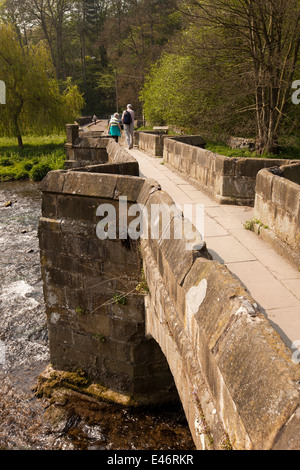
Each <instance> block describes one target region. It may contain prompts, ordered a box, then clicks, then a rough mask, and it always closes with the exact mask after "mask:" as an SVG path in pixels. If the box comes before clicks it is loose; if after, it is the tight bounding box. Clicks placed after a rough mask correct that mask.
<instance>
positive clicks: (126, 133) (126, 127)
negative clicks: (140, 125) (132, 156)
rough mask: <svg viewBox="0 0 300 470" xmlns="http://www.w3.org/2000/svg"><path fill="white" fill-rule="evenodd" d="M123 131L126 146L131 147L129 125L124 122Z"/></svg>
mask: <svg viewBox="0 0 300 470" xmlns="http://www.w3.org/2000/svg"><path fill="white" fill-rule="evenodd" d="M124 133H125V138H126V144H127V147H128V148H131V146H130V126H129V124H124Z"/></svg>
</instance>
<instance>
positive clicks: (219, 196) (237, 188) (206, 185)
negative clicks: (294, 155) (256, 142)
mask: <svg viewBox="0 0 300 470" xmlns="http://www.w3.org/2000/svg"><path fill="white" fill-rule="evenodd" d="M163 157H164V161H165V164H166V165H169V166H170V167H171V168H172V169H175V170H176V171H178V172H179V173H180V175H181V176H183V177H184V178H186V179H188V180H189V181H191V182H192V183H193V184H194V185H195V186H196V187H199V189H201V190H202V191H204V192H206V193H207V194H208V195H209V196H210V197H212V198H213V199H215V200H216V201H217V202H219V203H220V204H242V205H249V206H253V205H254V200H255V185H256V176H257V173H258V172H259V171H260V170H261V169H262V168H271V167H274V166H280V165H288V164H291V163H293V161H292V160H280V159H278V160H277V159H266V158H230V157H225V156H223V155H218V154H214V153H213V152H210V151H208V150H205V149H202V148H197V147H195V146H194V145H189V144H187V143H184V142H179V141H175V140H173V139H168V138H166V139H164V152H163Z"/></svg>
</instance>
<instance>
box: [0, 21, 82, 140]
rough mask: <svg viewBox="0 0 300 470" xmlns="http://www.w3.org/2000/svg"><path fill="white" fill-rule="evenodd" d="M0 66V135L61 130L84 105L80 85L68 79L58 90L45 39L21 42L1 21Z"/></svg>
mask: <svg viewBox="0 0 300 470" xmlns="http://www.w3.org/2000/svg"><path fill="white" fill-rule="evenodd" d="M0 70H1V79H2V80H3V81H4V82H5V84H6V90H7V98H6V103H7V104H6V105H5V106H1V114H0V131H1V133H2V135H8V136H14V137H17V138H18V143H19V146H20V147H22V145H23V142H22V134H24V133H29V132H35V133H39V134H44V133H46V132H53V131H57V130H59V129H60V130H61V129H62V127H63V126H64V125H65V123H66V122H67V121H68V120H74V118H75V117H77V115H78V114H79V112H80V109H81V108H82V106H83V99H82V96H81V95H80V93H79V89H78V88H77V87H76V86H73V85H72V84H71V81H70V80H68V81H67V83H66V88H65V90H64V92H63V93H62V94H61V93H60V91H59V85H58V82H57V81H56V79H55V77H54V70H53V66H52V62H51V57H50V55H49V51H48V49H47V48H46V46H45V44H44V42H42V41H41V42H40V43H39V44H38V45H36V46H33V45H31V46H22V45H21V44H20V42H19V39H18V36H17V33H16V32H15V30H14V28H13V26H12V25H0Z"/></svg>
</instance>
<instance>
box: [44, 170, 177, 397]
mask: <svg viewBox="0 0 300 470" xmlns="http://www.w3.org/2000/svg"><path fill="white" fill-rule="evenodd" d="M144 184H145V181H144V180H143V179H141V178H134V177H129V176H124V177H121V176H120V177H119V176H116V175H99V174H94V173H81V172H63V171H58V172H51V173H49V174H48V176H47V177H46V179H45V180H44V182H43V187H42V190H43V214H42V215H43V217H42V218H41V220H40V225H39V238H40V249H41V264H42V275H43V280H44V295H45V301H46V311H47V318H48V329H49V340H50V355H51V363H52V366H53V367H54V368H56V369H58V370H76V369H78V368H80V369H82V370H84V371H85V372H86V373H87V374H88V376H89V377H92V378H93V379H94V380H96V381H99V382H100V383H101V384H103V385H104V386H106V387H109V388H111V389H112V390H115V391H116V392H119V393H123V394H124V395H127V396H129V397H130V398H131V401H132V402H138V403H142V404H146V403H147V404H151V403H157V402H159V403H162V402H170V401H172V400H177V392H176V390H175V387H174V383H173V379H172V377H171V375H170V372H169V368H168V365H167V362H166V360H165V358H164V356H163V355H162V353H161V351H160V348H159V347H158V345H157V343H156V342H155V341H154V340H153V339H147V338H146V337H145V315H144V297H143V295H141V293H140V292H138V291H137V289H136V288H137V286H138V284H139V283H140V279H141V268H142V265H141V259H140V252H139V249H138V244H137V242H134V241H132V240H102V241H100V240H99V239H98V238H97V235H96V226H97V223H98V222H99V218H97V216H96V210H97V207H98V206H99V205H100V204H105V203H109V204H113V205H114V206H115V208H116V212H117V215H118V210H119V205H118V199H119V197H120V196H122V195H126V196H127V198H128V202H135V201H136V199H137V196H138V194H139V193H140V191H141V189H142V187H143V185H144ZM124 295H125V298H124V297H122V296H124Z"/></svg>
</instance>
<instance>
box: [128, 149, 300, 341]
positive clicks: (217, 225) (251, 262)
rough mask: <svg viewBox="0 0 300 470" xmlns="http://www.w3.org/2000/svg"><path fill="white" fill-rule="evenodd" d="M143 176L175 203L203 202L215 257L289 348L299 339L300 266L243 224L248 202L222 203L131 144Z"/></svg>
mask: <svg viewBox="0 0 300 470" xmlns="http://www.w3.org/2000/svg"><path fill="white" fill-rule="evenodd" d="M128 151H129V152H130V154H131V155H132V156H133V157H134V158H136V160H137V161H138V163H139V165H140V175H141V176H142V177H147V178H153V179H155V180H156V181H157V182H158V183H159V184H160V185H161V187H162V189H163V190H164V191H166V192H167V193H168V194H169V195H170V196H171V197H172V199H173V200H174V202H175V203H176V204H179V205H183V204H203V205H204V239H205V241H206V243H207V248H208V250H209V251H210V253H211V255H212V256H213V259H214V260H217V261H219V262H220V263H222V264H224V265H226V266H227V267H228V269H229V270H230V271H231V272H232V273H233V274H234V275H235V276H236V277H238V278H239V280H240V281H241V282H242V283H243V285H244V286H245V287H246V288H247V290H248V291H249V292H250V294H251V295H252V297H253V298H254V300H255V301H256V302H257V304H258V305H259V307H260V309H261V311H262V312H263V313H264V314H265V315H266V317H267V318H268V319H269V321H270V323H271V324H272V325H273V327H274V328H275V329H276V331H277V332H278V333H279V334H280V336H281V337H282V339H283V341H284V342H285V343H286V345H287V346H288V347H289V348H292V342H294V341H300V272H299V271H298V270H297V269H296V268H295V267H293V266H292V265H291V264H290V263H289V262H288V261H286V260H285V259H284V258H283V257H282V256H280V255H279V254H278V253H277V252H276V251H275V250H274V249H273V248H272V247H271V246H270V245H269V244H268V243H267V242H265V241H263V240H261V239H260V238H259V237H258V236H257V235H256V234H255V233H253V232H251V231H249V230H246V229H245V228H244V223H245V222H246V221H248V220H251V219H253V208H251V207H246V206H235V205H221V204H218V203H217V202H215V201H214V200H212V199H210V198H209V197H208V196H207V195H206V194H204V193H203V192H201V191H200V190H199V189H197V188H195V187H194V186H193V185H191V184H189V183H188V182H187V181H186V180H185V179H183V178H182V177H180V176H179V175H178V174H177V173H175V171H172V170H170V169H169V168H167V167H166V166H165V165H164V164H163V159H162V158H154V157H152V156H150V155H148V154H147V153H145V152H143V151H141V150H138V149H136V148H134V149H132V150H128Z"/></svg>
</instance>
